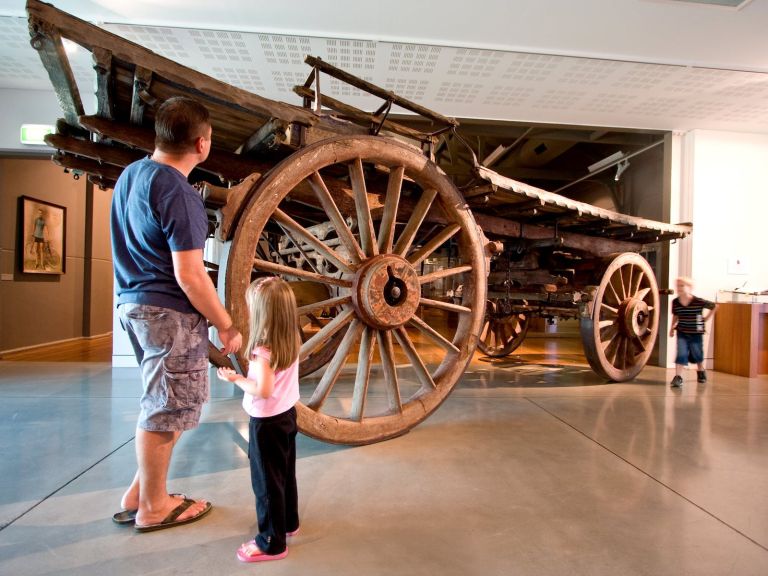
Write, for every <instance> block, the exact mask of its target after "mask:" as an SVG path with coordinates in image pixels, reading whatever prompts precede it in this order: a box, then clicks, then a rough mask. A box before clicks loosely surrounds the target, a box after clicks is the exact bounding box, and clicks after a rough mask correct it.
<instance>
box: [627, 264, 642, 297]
mask: <svg viewBox="0 0 768 576" xmlns="http://www.w3.org/2000/svg"><path fill="white" fill-rule="evenodd" d="M644 277H645V273H644V272H643V270H642V269H640V270H638V274H637V277H636V278H635V280H634V282H632V284H630V287H629V290H630V292H629V295H630V296H633V297H634V298H637V294H638V290H640V285H641V284H642V283H643V278H644Z"/></svg>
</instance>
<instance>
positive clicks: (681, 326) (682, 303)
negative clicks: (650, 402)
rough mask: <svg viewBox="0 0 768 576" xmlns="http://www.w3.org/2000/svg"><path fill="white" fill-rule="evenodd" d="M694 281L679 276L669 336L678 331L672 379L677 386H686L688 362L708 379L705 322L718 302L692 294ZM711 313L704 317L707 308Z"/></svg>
mask: <svg viewBox="0 0 768 576" xmlns="http://www.w3.org/2000/svg"><path fill="white" fill-rule="evenodd" d="M692 290H693V281H692V280H691V279H690V278H686V277H680V278H678V279H677V298H675V299H674V300H673V301H672V326H671V327H670V329H669V337H670V338H672V337H673V336H674V335H675V331H677V357H676V358H675V377H674V378H672V382H671V385H672V387H673V388H680V387H681V386H682V385H683V369H684V368H685V367H686V366H687V365H688V362H689V361H690V362H694V363H695V364H696V369H697V370H696V376H697V377H696V380H697V381H698V382H700V383H704V382H706V381H707V373H706V372H705V371H704V347H703V341H704V325H705V323H706V322H708V321H709V320H710V319H711V318H712V316H714V315H715V310H716V309H717V304H715V303H714V302H710V301H709V300H704V299H703V298H699V297H698V296H694V295H693V293H692ZM705 309H707V310H709V313H708V314H707V315H706V316H704V310H705Z"/></svg>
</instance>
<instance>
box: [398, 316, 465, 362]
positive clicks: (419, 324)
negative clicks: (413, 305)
mask: <svg viewBox="0 0 768 576" xmlns="http://www.w3.org/2000/svg"><path fill="white" fill-rule="evenodd" d="M408 323H409V324H411V325H412V326H413V327H415V328H417V329H418V330H419V331H420V332H421V333H422V334H424V335H425V336H427V337H428V338H430V339H431V340H432V341H433V342H434V343H435V344H437V345H438V346H440V347H442V348H443V349H444V350H445V351H447V352H453V353H455V354H458V353H459V349H458V348H456V346H454V345H453V343H452V342H451V341H450V340H448V339H447V338H445V337H444V336H443V335H442V334H440V333H439V332H438V331H437V330H435V329H434V328H432V326H430V325H429V324H427V323H426V322H424V320H422V319H421V318H419V317H418V316H413V317H412V318H411V319H410V320H409V321H408Z"/></svg>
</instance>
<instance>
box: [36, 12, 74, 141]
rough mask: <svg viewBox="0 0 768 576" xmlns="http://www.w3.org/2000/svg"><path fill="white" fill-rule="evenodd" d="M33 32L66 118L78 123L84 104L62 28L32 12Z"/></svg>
mask: <svg viewBox="0 0 768 576" xmlns="http://www.w3.org/2000/svg"><path fill="white" fill-rule="evenodd" d="M29 35H30V36H31V40H30V44H32V48H34V49H35V50H37V53H38V54H39V56H40V60H41V61H42V63H43V66H44V67H45V69H46V71H47V72H48V77H49V78H50V79H51V84H53V89H54V91H55V92H56V99H57V100H58V101H59V107H60V108H61V111H62V112H63V113H64V119H65V120H66V121H67V122H68V123H69V124H71V125H72V126H77V125H78V124H77V118H78V116H81V115H82V114H84V110H83V103H82V101H81V100H80V91H79V90H78V88H77V82H75V75H74V74H73V72H72V68H71V67H70V65H69V60H68V59H67V53H66V51H65V50H64V44H63V43H62V41H61V35H60V34H59V31H58V30H57V29H56V27H55V26H54V25H53V24H51V23H50V22H47V21H46V20H45V19H44V18H33V17H32V15H31V14H30V19H29Z"/></svg>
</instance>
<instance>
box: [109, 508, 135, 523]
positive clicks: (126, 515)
mask: <svg viewBox="0 0 768 576" xmlns="http://www.w3.org/2000/svg"><path fill="white" fill-rule="evenodd" d="M138 513H139V511H138V510H120V512H115V513H114V514H113V515H112V522H114V523H115V524H120V525H124V524H133V523H134V522H136V514H138Z"/></svg>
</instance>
